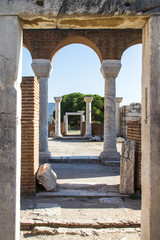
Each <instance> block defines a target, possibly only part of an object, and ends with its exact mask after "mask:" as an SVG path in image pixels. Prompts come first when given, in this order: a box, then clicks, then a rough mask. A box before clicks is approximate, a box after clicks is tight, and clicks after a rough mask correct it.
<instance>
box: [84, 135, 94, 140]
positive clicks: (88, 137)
mask: <svg viewBox="0 0 160 240" xmlns="http://www.w3.org/2000/svg"><path fill="white" fill-rule="evenodd" d="M84 138H86V139H90V138H92V135H84Z"/></svg>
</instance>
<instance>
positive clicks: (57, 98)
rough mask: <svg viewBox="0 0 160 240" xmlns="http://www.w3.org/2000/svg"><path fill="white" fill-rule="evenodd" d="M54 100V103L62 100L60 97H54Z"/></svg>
mask: <svg viewBox="0 0 160 240" xmlns="http://www.w3.org/2000/svg"><path fill="white" fill-rule="evenodd" d="M54 100H55V102H56V103H59V102H61V101H62V97H54Z"/></svg>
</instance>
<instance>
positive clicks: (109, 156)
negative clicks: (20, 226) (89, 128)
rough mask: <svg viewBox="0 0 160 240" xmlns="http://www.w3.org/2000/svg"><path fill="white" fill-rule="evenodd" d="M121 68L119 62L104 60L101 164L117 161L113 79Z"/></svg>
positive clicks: (118, 157)
mask: <svg viewBox="0 0 160 240" xmlns="http://www.w3.org/2000/svg"><path fill="white" fill-rule="evenodd" d="M120 68H121V64H120V61H119V60H104V61H103V63H102V68H101V71H102V74H103V76H104V78H105V93H104V148H103V152H102V153H101V154H100V158H101V160H102V162H103V163H104V164H105V163H106V161H110V160H111V161H112V160H119V159H120V154H119V153H118V152H117V148H116V97H115V96H116V84H115V78H116V77H117V75H118V72H119V70H120Z"/></svg>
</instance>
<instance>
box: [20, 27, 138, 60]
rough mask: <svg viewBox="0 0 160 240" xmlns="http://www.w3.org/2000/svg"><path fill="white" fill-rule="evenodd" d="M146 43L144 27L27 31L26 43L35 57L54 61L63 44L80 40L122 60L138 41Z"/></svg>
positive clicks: (105, 56) (100, 53)
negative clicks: (125, 53) (143, 38)
mask: <svg viewBox="0 0 160 240" xmlns="http://www.w3.org/2000/svg"><path fill="white" fill-rule="evenodd" d="M141 42H142V31H141V29H116V30H115V29H114V30H113V29H100V30H95V29H94V30H93V29H90V30H62V29H46V30H44V29H43V30H42V29H37V30H35V29H34V30H28V29H24V31H23V43H24V46H25V47H26V48H27V49H28V50H29V51H30V53H31V55H32V58H33V59H37V58H43V59H50V60H52V59H53V57H54V55H55V54H56V53H57V51H59V50H60V49H61V48H62V47H65V46H67V45H69V44H72V43H80V44H84V45H87V46H89V47H91V48H92V49H93V50H94V51H95V52H96V53H97V55H98V56H99V58H100V61H102V60H105V59H119V60H120V59H121V56H122V54H123V52H124V51H125V50H126V49H127V48H129V47H130V46H132V45H134V44H138V43H141Z"/></svg>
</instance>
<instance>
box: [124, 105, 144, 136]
mask: <svg viewBox="0 0 160 240" xmlns="http://www.w3.org/2000/svg"><path fill="white" fill-rule="evenodd" d="M140 119H141V104H140V103H131V104H130V105H127V106H122V107H121V109H120V125H121V136H122V137H124V138H126V137H127V131H128V130H127V126H128V125H127V123H128V122H130V121H139V120H140Z"/></svg>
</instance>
